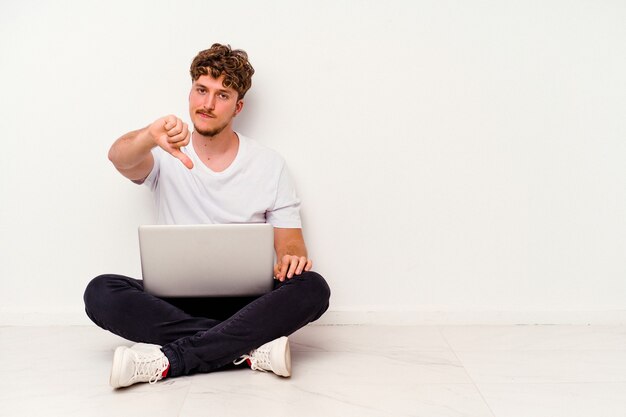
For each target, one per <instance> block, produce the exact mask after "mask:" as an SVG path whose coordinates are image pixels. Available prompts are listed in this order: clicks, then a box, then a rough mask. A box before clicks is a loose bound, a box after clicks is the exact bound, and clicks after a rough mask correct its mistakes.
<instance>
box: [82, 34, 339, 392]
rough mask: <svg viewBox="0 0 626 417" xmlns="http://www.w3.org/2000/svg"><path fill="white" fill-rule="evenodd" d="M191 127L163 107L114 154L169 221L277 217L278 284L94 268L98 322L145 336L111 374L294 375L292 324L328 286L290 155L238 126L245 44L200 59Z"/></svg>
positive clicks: (302, 320) (318, 306) (319, 306)
mask: <svg viewBox="0 0 626 417" xmlns="http://www.w3.org/2000/svg"><path fill="white" fill-rule="evenodd" d="M190 72H191V78H192V86H191V92H190V93H189V116H190V118H191V121H192V124H193V128H194V129H193V132H192V133H190V132H189V129H188V127H187V125H186V124H185V123H183V122H182V121H181V119H180V118H178V117H176V116H173V115H170V116H166V117H162V118H160V119H158V120H156V121H155V122H153V123H152V124H150V125H149V126H147V127H145V128H143V129H140V130H137V131H133V132H130V133H128V134H126V135H124V136H122V137H121V138H119V139H118V140H117V141H116V142H115V143H114V144H113V146H112V147H111V150H110V151H109V159H110V160H111V162H113V165H115V168H117V170H118V171H119V172H120V173H121V174H122V175H124V176H125V177H126V178H128V179H130V180H132V181H134V182H136V183H139V184H147V185H148V186H149V187H150V188H151V189H152V191H153V192H154V195H155V201H156V204H157V208H158V222H159V223H162V224H203V223H260V222H267V223H270V224H272V225H273V226H274V248H275V251H276V256H277V258H276V259H277V260H278V263H277V264H276V265H275V266H274V274H275V277H276V281H275V285H274V290H273V291H271V292H269V293H267V294H265V295H263V296H261V297H256V298H249V297H233V298H204V299H202V298H184V299H182V298H176V299H174V298H172V299H167V298H157V297H155V296H153V295H151V294H148V293H146V292H144V291H143V285H142V281H140V280H136V279H133V278H129V277H125V276H120V275H101V276H98V277H96V278H94V279H93V280H92V281H91V282H90V283H89V285H88V286H87V289H86V290H85V296H84V300H85V309H86V312H87V315H88V316H89V317H90V318H91V319H92V320H93V321H94V323H96V324H97V325H98V326H100V327H102V328H104V329H106V330H109V331H111V332H113V333H115V334H117V335H119V336H122V337H124V338H126V339H128V340H132V341H135V342H140V343H137V344H135V345H133V346H132V347H125V346H121V347H118V348H117V349H116V351H115V355H114V358H113V366H112V370H111V377H110V383H111V385H112V386H113V387H115V388H119V387H125V386H129V385H132V384H134V383H137V382H150V383H154V382H156V381H158V380H160V379H162V378H165V377H176V376H179V375H188V374H192V373H196V372H211V371H215V370H218V369H221V368H224V367H229V366H232V364H233V363H234V364H240V363H243V362H245V363H247V364H248V365H249V366H250V367H251V368H252V369H255V370H262V371H272V372H274V373H276V374H277V375H281V376H285V377H288V376H290V375H291V356H290V351H289V343H288V339H287V337H286V336H288V335H290V334H291V333H293V332H294V331H296V330H298V329H299V328H301V327H303V326H305V325H306V324H307V323H309V322H311V321H314V320H317V319H318V318H319V317H320V316H321V315H322V314H323V313H324V312H325V311H326V309H327V308H328V300H329V297H330V290H329V288H328V285H327V284H326V281H325V280H324V278H322V277H321V276H320V275H319V274H317V273H315V272H313V271H311V267H312V261H311V259H309V258H308V255H307V250H306V246H305V243H304V239H303V236H302V229H301V223H300V215H299V205H300V202H299V200H298V198H297V196H296V193H295V190H294V187H293V184H292V182H291V179H290V177H289V173H288V172H287V169H286V167H285V163H284V161H283V159H282V158H281V157H280V156H279V155H278V154H277V153H275V152H274V151H272V150H270V149H268V148H266V147H264V146H262V145H260V144H258V143H257V142H255V141H253V140H251V139H249V138H247V137H245V136H243V135H241V134H239V133H236V132H235V131H234V130H233V126H232V125H233V119H234V118H235V117H236V116H237V114H239V113H240V112H241V110H242V109H243V105H244V101H243V98H244V95H245V94H246V92H247V91H248V89H249V88H250V86H251V77H252V74H253V73H254V69H253V68H252V66H251V65H250V63H249V62H248V57H247V54H246V53H245V52H244V51H242V50H232V49H231V48H230V46H227V45H220V44H214V45H213V46H212V47H211V48H210V49H208V50H205V51H202V52H200V53H199V54H198V55H197V56H196V57H195V58H194V60H193V62H192V65H191V70H190Z"/></svg>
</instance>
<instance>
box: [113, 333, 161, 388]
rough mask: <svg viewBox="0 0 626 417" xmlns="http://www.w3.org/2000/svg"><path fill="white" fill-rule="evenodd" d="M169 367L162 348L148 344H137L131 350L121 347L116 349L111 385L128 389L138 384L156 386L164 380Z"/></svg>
mask: <svg viewBox="0 0 626 417" xmlns="http://www.w3.org/2000/svg"><path fill="white" fill-rule="evenodd" d="M169 366H170V362H169V361H168V360H167V357H166V356H165V354H164V353H163V352H162V351H161V347H160V346H157V345H150V344H147V343H137V344H135V345H133V346H132V347H130V348H129V347H126V346H120V347H118V348H117V349H115V355H114V356H113V367H112V368H111V378H110V380H109V383H110V384H111V386H112V387H113V388H121V387H128V386H129V385H132V384H135V383H137V382H149V383H151V384H154V383H155V382H157V381H158V380H160V379H163V373H164V372H165V371H166V370H167V369H168V368H169Z"/></svg>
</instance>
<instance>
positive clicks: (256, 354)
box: [234, 349, 272, 372]
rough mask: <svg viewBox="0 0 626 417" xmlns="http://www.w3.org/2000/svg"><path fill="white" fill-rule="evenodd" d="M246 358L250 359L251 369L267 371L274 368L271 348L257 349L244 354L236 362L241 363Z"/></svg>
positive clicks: (236, 363)
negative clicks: (271, 359) (271, 360)
mask: <svg viewBox="0 0 626 417" xmlns="http://www.w3.org/2000/svg"><path fill="white" fill-rule="evenodd" d="M246 360H249V361H250V369H252V370H253V371H261V372H267V371H271V370H272V363H271V362H270V349H255V350H253V351H251V352H250V354H249V355H242V356H241V357H240V358H239V359H237V360H236V361H235V362H234V364H235V365H239V364H241V363H243V362H244V361H246Z"/></svg>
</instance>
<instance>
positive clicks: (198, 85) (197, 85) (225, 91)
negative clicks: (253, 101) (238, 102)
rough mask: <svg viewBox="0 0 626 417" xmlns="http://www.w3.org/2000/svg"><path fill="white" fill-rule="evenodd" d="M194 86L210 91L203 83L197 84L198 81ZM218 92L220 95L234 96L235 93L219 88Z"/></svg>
mask: <svg viewBox="0 0 626 417" xmlns="http://www.w3.org/2000/svg"><path fill="white" fill-rule="evenodd" d="M194 86H196V87H202V88H204V89H205V90H210V88H209V87H207V86H206V85H204V84H202V83H199V82H197V81H196V82H194ZM217 91H218V92H220V93H227V94H233V92H232V91H229V90H225V89H223V88H219V89H218V90H217Z"/></svg>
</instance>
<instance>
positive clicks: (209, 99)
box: [204, 94, 215, 110]
mask: <svg viewBox="0 0 626 417" xmlns="http://www.w3.org/2000/svg"><path fill="white" fill-rule="evenodd" d="M204 108H205V109H208V110H213V109H214V108H215V95H213V94H207V95H206V98H205V99H204Z"/></svg>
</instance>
